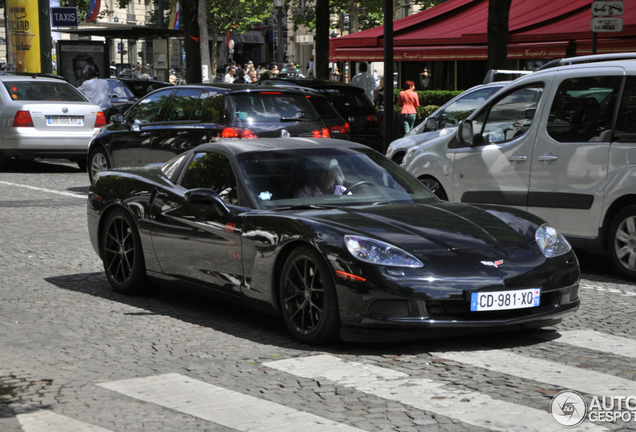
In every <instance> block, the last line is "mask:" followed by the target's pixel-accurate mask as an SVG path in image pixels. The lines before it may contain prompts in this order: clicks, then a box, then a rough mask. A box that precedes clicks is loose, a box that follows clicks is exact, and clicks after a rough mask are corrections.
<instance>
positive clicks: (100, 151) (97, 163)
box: [87, 147, 111, 183]
mask: <svg viewBox="0 0 636 432" xmlns="http://www.w3.org/2000/svg"><path fill="white" fill-rule="evenodd" d="M110 168H111V165H110V159H108V155H107V154H106V150H104V148H103V147H96V148H94V149H93V150H91V154H90V155H89V156H88V168H87V169H88V178H89V180H90V181H91V183H92V182H93V180H94V179H95V177H97V174H99V173H100V172H102V171H104V170H107V169H110Z"/></svg>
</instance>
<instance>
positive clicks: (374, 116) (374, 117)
mask: <svg viewBox="0 0 636 432" xmlns="http://www.w3.org/2000/svg"><path fill="white" fill-rule="evenodd" d="M367 121H370V122H378V121H380V116H379V115H377V114H371V115H370V116H368V117H367Z"/></svg>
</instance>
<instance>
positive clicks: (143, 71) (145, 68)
mask: <svg viewBox="0 0 636 432" xmlns="http://www.w3.org/2000/svg"><path fill="white" fill-rule="evenodd" d="M140 71H141V73H140V74H139V76H138V77H137V78H138V79H143V80H149V79H150V74H149V73H148V66H146V65H143V66H142V67H141V68H140Z"/></svg>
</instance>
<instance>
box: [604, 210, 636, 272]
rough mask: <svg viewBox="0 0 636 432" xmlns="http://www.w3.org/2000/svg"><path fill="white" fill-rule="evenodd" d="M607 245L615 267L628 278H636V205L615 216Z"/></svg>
mask: <svg viewBox="0 0 636 432" xmlns="http://www.w3.org/2000/svg"><path fill="white" fill-rule="evenodd" d="M607 246H608V247H607V249H608V251H609V254H610V257H611V259H612V264H614V268H615V269H616V270H618V271H619V273H621V274H622V275H623V276H624V277H625V278H626V279H629V280H632V281H633V280H636V205H631V206H627V207H625V208H624V209H623V210H621V211H620V212H618V214H617V215H616V216H615V217H614V219H613V220H612V225H610V230H609V238H608V245H607Z"/></svg>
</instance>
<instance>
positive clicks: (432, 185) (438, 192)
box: [420, 176, 448, 201]
mask: <svg viewBox="0 0 636 432" xmlns="http://www.w3.org/2000/svg"><path fill="white" fill-rule="evenodd" d="M420 181H421V182H422V183H423V184H424V186H426V187H427V188H428V189H429V190H430V191H431V192H433V193H434V194H435V196H437V198H439V199H441V200H442V201H448V195H446V191H444V188H443V187H442V185H441V184H439V182H438V181H437V180H436V179H434V178H433V177H428V176H426V177H421V178H420Z"/></svg>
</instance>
